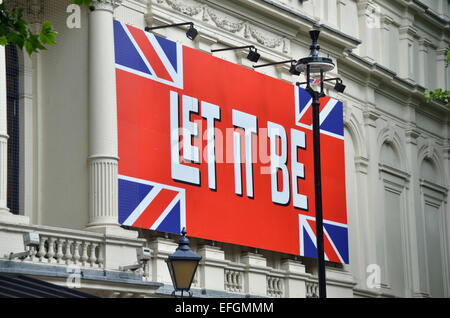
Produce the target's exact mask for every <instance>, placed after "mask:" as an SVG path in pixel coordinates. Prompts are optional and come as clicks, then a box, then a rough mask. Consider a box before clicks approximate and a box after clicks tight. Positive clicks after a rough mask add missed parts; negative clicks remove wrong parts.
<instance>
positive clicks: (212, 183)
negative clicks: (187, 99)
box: [202, 102, 220, 190]
mask: <svg viewBox="0 0 450 318" xmlns="http://www.w3.org/2000/svg"><path fill="white" fill-rule="evenodd" d="M202 117H203V118H206V136H207V145H206V147H207V151H208V186H209V188H210V189H212V190H216V148H215V134H214V133H215V129H214V120H215V119H216V120H220V108H219V106H217V105H213V104H210V103H207V102H202Z"/></svg>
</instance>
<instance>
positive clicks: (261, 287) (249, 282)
mask: <svg viewBox="0 0 450 318" xmlns="http://www.w3.org/2000/svg"><path fill="white" fill-rule="evenodd" d="M241 262H242V263H243V264H245V265H246V266H247V270H246V272H245V277H244V280H245V284H244V285H245V293H246V294H250V295H257V296H266V290H267V280H266V270H267V260H266V258H265V257H263V256H262V255H258V254H254V253H245V254H244V255H242V258H241Z"/></svg>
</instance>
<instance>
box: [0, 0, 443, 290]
mask: <svg viewBox="0 0 450 318" xmlns="http://www.w3.org/2000/svg"><path fill="white" fill-rule="evenodd" d="M3 2H5V3H6V4H7V5H8V6H11V7H23V8H25V16H26V18H27V20H28V21H29V22H30V26H31V27H32V28H34V29H35V30H39V29H40V26H41V23H42V22H43V21H45V20H49V21H51V22H52V25H53V26H54V28H55V29H56V30H57V31H58V33H59V35H58V37H57V42H58V43H57V45H56V46H53V47H50V48H48V50H46V51H42V52H40V53H37V54H33V55H32V56H31V57H30V56H28V55H27V54H26V53H24V52H22V51H20V50H16V49H15V48H13V47H0V85H1V89H0V147H1V148H0V242H1V243H0V272H2V273H21V274H27V275H31V276H33V277H37V278H41V279H43V280H46V281H49V282H54V283H56V284H59V285H63V286H69V287H75V288H80V290H82V291H85V292H88V293H91V294H95V295H99V296H103V297H164V296H170V293H171V291H172V290H173V288H172V284H171V280H170V275H169V272H168V270H167V266H166V264H165V259H166V258H167V256H168V255H170V254H172V253H173V251H174V250H175V248H176V247H177V236H174V235H171V234H164V233H159V232H154V231H147V230H139V229H132V228H125V227H121V226H119V225H118V207H117V173H118V172H117V166H118V162H119V160H120V159H119V158H118V150H117V105H116V82H115V73H114V72H115V71H114V70H115V62H114V37H113V19H117V20H119V21H122V22H124V23H126V24H129V25H132V26H135V27H138V28H141V29H143V28H144V27H146V26H159V25H165V24H171V23H180V22H186V21H192V22H194V23H195V26H196V28H197V30H198V31H199V35H198V36H197V38H196V39H195V41H189V40H188V39H187V38H186V36H185V34H184V33H185V30H184V29H183V28H167V29H158V30H155V33H156V34H158V35H159V36H162V37H165V38H168V39H171V40H174V41H177V42H180V43H182V44H183V45H186V46H189V47H193V48H195V49H197V50H200V51H204V52H207V53H209V54H213V55H215V56H217V57H219V58H222V59H225V60H227V61H230V62H233V63H236V64H239V65H242V66H244V67H248V68H252V62H250V61H248V60H247V59H246V58H245V56H246V55H245V52H243V51H224V52H217V53H211V50H212V49H218V48H226V47H231V46H244V45H249V44H252V45H255V46H256V47H257V48H258V52H259V53H260V54H261V60H260V62H261V63H264V62H267V63H270V62H278V61H282V60H289V59H299V58H301V57H305V56H307V55H309V45H310V39H309V35H308V31H309V30H310V29H319V30H321V37H320V44H321V52H322V54H323V55H325V56H329V57H330V58H332V60H333V62H334V63H335V65H336V68H335V69H334V70H333V71H332V72H331V74H329V75H328V76H330V77H340V78H342V80H343V82H344V84H345V85H346V86H347V89H346V91H345V92H344V93H339V94H338V93H336V92H335V91H334V90H333V87H332V86H331V85H330V86H326V93H327V95H329V96H331V97H334V98H336V99H339V100H341V101H343V103H344V125H345V155H346V159H345V165H346V168H345V169H346V193H347V217H348V226H349V254H350V262H349V265H340V264H335V263H327V267H326V275H327V292H328V296H330V297H449V296H450V234H449V229H450V208H449V204H448V192H449V191H448V190H449V182H450V121H449V115H450V108H449V107H448V105H446V104H443V103H440V102H435V101H433V102H427V101H426V100H425V98H424V97H423V94H424V90H425V89H435V88H442V89H447V90H448V89H449V84H450V73H449V71H448V69H447V68H446V54H447V51H448V49H449V46H450V45H449V43H450V33H449V12H450V1H448V0H426V1H425V0H420V1H419V0H395V1H387V0H320V1H319V0H314V1H313V0H279V1H273V0H229V1H218V0H183V1H182V0H103V1H102V2H101V3H94V5H95V7H96V10H94V11H91V12H89V10H86V9H85V8H81V9H80V8H79V7H77V6H74V5H71V1H69V0H58V1H57V0H44V1H38V0H36V1H22V0H4V1H3ZM255 71H256V72H262V73H264V74H266V75H269V76H272V77H275V78H278V79H280V80H283V81H287V82H289V83H295V82H296V81H298V80H299V79H298V77H297V76H293V75H292V74H291V73H289V65H286V64H281V65H277V66H272V67H267V68H261V69H257V70H255ZM28 232H37V233H39V234H40V244H39V248H31V253H30V256H28V257H27V258H25V259H23V260H18V259H14V260H9V253H11V252H21V251H24V243H23V234H24V233H28ZM143 246H145V247H149V248H150V249H151V251H152V259H151V260H150V261H149V262H148V263H146V264H145V266H143V268H141V269H140V270H138V271H136V272H131V271H123V270H121V269H120V267H122V266H127V265H131V264H135V263H137V259H136V249H137V248H139V247H143ZM191 248H192V249H193V250H194V251H195V252H196V253H197V254H198V255H201V256H202V257H203V258H202V260H201V262H200V265H199V269H198V271H197V274H196V277H195V280H194V283H193V286H192V288H193V290H194V295H196V296H198V297H244V296H251V297H253V296H255V297H315V296H317V294H318V293H317V278H316V277H317V266H316V263H315V261H314V260H312V259H308V258H304V257H299V256H293V255H287V254H282V253H276V252H271V251H265V250H257V249H254V248H249V247H245V246H238V245H232V244H226V243H222V242H215V241H208V240H201V239H194V238H192V239H191Z"/></svg>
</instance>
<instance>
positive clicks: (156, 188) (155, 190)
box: [123, 185, 162, 226]
mask: <svg viewBox="0 0 450 318" xmlns="http://www.w3.org/2000/svg"><path fill="white" fill-rule="evenodd" d="M161 189H162V187H161V186H158V185H155V186H154V187H153V188H152V189H151V190H150V192H149V193H148V194H147V195H146V196H145V198H144V200H142V201H141V203H139V205H138V206H137V207H136V208H135V209H134V211H133V212H131V214H130V215H129V216H128V217H127V219H126V220H125V222H123V225H129V226H131V225H133V223H134V222H136V220H137V219H138V218H139V216H140V215H141V214H142V212H144V211H145V209H146V208H147V207H148V205H149V204H150V202H152V201H153V199H154V198H155V197H156V196H157V195H158V193H159V192H160V191H161Z"/></svg>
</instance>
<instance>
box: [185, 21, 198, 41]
mask: <svg viewBox="0 0 450 318" xmlns="http://www.w3.org/2000/svg"><path fill="white" fill-rule="evenodd" d="M197 34H198V31H197V29H196V28H194V24H193V23H191V26H190V27H189V30H187V32H186V36H187V37H188V39H189V40H192V41H194V39H195V37H196V36H197Z"/></svg>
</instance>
